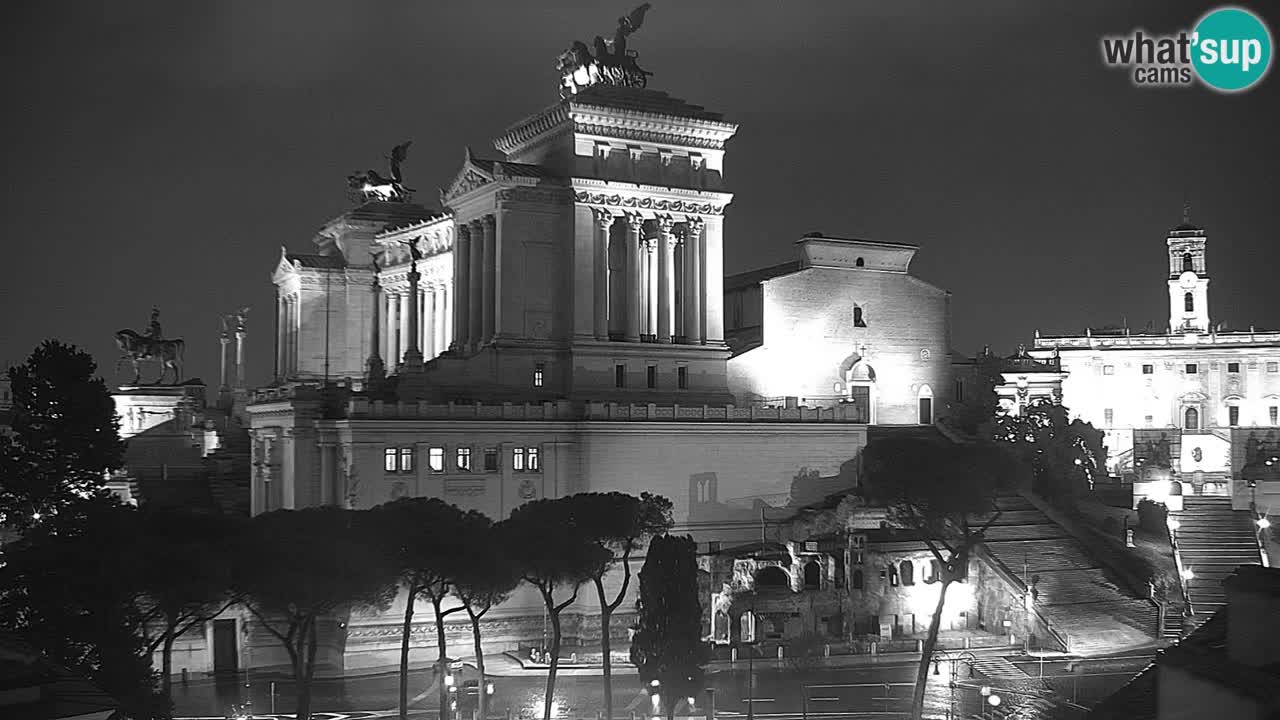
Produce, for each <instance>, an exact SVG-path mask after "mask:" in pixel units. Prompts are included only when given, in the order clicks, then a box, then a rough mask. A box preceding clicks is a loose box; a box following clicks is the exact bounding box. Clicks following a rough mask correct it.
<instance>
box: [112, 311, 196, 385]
mask: <svg viewBox="0 0 1280 720" xmlns="http://www.w3.org/2000/svg"><path fill="white" fill-rule="evenodd" d="M115 338H116V345H118V346H119V347H120V352H121V356H120V360H119V361H117V362H116V369H117V370H118V369H119V368H120V363H123V362H129V363H132V364H133V382H132V384H134V385H137V384H138V383H139V382H140V380H141V378H142V371H141V369H140V367H139V363H141V362H142V361H143V360H154V361H156V362H159V363H160V377H159V378H158V379H157V380H156V381H155V382H154V383H150V384H152V385H160V384H162V383H163V382H164V379H165V376H166V375H167V374H168V371H169V369H170V368H172V369H173V382H172V383H170V384H172V385H177V384H178V381H180V380H181V379H182V351H183V350H184V349H185V348H186V343H185V342H183V341H182V340H181V339H173V340H168V339H165V337H164V334H163V332H162V330H161V329H160V309H159V308H155V307H153V308H151V320H150V322H148V324H147V332H146V334H140V333H138V332H135V331H133V330H128V329H125V330H120V331H117V332H116V335H115Z"/></svg>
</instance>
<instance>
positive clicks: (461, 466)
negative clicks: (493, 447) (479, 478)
mask: <svg viewBox="0 0 1280 720" xmlns="http://www.w3.org/2000/svg"><path fill="white" fill-rule="evenodd" d="M457 460H458V470H459V471H460V472H471V448H464V447H460V448H458V457H457Z"/></svg>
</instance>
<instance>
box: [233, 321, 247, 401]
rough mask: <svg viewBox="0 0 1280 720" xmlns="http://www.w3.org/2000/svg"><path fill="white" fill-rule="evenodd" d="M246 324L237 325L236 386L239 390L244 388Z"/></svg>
mask: <svg viewBox="0 0 1280 720" xmlns="http://www.w3.org/2000/svg"><path fill="white" fill-rule="evenodd" d="M244 337H245V329H244V325H237V326H236V375H235V383H236V384H235V388H236V389H237V390H243V389H244Z"/></svg>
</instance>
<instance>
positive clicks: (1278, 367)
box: [1267, 362, 1280, 372]
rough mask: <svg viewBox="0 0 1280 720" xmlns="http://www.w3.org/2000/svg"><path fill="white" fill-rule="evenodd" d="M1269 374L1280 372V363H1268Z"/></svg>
mask: <svg viewBox="0 0 1280 720" xmlns="http://www.w3.org/2000/svg"><path fill="white" fill-rule="evenodd" d="M1267 372H1280V362H1269V363H1267Z"/></svg>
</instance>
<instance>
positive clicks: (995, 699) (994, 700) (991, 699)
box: [987, 693, 1000, 707]
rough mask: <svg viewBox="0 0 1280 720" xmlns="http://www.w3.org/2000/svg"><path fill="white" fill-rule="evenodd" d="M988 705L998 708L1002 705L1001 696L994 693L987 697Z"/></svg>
mask: <svg viewBox="0 0 1280 720" xmlns="http://www.w3.org/2000/svg"><path fill="white" fill-rule="evenodd" d="M987 703H988V704H990V705H991V707H998V706H999V705H1000V696H999V695H996V694H995V693H992V694H991V695H989V696H987Z"/></svg>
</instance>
